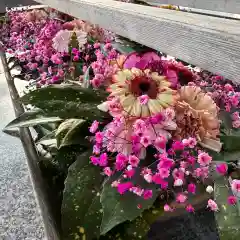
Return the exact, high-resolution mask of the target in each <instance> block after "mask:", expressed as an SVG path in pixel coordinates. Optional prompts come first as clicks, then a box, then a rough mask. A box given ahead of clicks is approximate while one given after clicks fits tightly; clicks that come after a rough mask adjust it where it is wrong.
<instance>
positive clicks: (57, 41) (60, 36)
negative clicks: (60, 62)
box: [53, 30, 87, 52]
mask: <svg viewBox="0 0 240 240" xmlns="http://www.w3.org/2000/svg"><path fill="white" fill-rule="evenodd" d="M74 32H75V34H76V36H77V40H78V44H79V47H80V48H81V47H83V45H84V44H85V43H86V42H87V33H86V32H83V31H80V30H76V31H69V30H60V31H59V32H58V33H57V34H56V36H55V37H54V38H53V48H54V49H55V50H56V51H58V52H68V51H69V42H70V40H71V37H72V35H73V33H74Z"/></svg>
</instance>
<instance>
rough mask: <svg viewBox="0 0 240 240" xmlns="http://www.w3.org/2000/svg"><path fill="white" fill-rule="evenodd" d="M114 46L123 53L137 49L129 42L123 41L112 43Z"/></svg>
mask: <svg viewBox="0 0 240 240" xmlns="http://www.w3.org/2000/svg"><path fill="white" fill-rule="evenodd" d="M112 46H113V48H114V49H116V50H117V51H118V52H120V53H122V54H129V53H132V52H135V49H134V48H133V47H132V46H131V45H128V44H126V43H125V44H122V43H117V42H116V43H112Z"/></svg>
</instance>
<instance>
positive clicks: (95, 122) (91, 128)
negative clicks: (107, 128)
mask: <svg viewBox="0 0 240 240" xmlns="http://www.w3.org/2000/svg"><path fill="white" fill-rule="evenodd" d="M98 126H99V122H98V121H97V120H95V121H93V123H92V125H91V127H90V128H89V131H90V132H91V133H95V132H96V131H97V129H98Z"/></svg>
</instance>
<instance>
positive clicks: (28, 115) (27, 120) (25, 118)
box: [4, 110, 61, 130]
mask: <svg viewBox="0 0 240 240" xmlns="http://www.w3.org/2000/svg"><path fill="white" fill-rule="evenodd" d="M57 121H61V119H60V118H59V117H46V116H43V112H42V111H37V110H33V111H28V112H25V113H23V114H22V115H20V116H19V117H17V118H16V119H14V120H13V121H12V122H10V123H9V124H8V125H7V126H6V127H5V128H4V129H5V130H8V129H11V128H17V127H31V126H35V125H39V124H43V123H49V122H57Z"/></svg>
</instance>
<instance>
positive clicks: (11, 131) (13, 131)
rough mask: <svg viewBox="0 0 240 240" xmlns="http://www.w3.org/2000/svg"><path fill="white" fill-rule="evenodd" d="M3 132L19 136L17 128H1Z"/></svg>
mask: <svg viewBox="0 0 240 240" xmlns="http://www.w3.org/2000/svg"><path fill="white" fill-rule="evenodd" d="M3 132H4V133H6V134H8V135H10V136H13V137H17V138H20V136H19V131H18V130H12V129H9V130H8V129H3Z"/></svg>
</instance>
